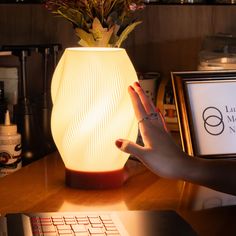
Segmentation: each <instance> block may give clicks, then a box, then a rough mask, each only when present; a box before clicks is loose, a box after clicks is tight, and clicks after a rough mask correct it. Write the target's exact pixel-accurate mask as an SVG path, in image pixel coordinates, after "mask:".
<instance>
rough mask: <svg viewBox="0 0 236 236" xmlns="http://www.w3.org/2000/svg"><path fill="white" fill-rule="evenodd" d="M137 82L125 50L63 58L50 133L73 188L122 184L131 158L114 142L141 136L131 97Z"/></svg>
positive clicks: (83, 51) (85, 51)
mask: <svg viewBox="0 0 236 236" xmlns="http://www.w3.org/2000/svg"><path fill="white" fill-rule="evenodd" d="M134 81H137V75H136V72H135V69H134V67H133V65H132V63H131V61H130V59H129V57H128V55H127V53H126V51H125V49H121V48H68V49H66V50H65V52H64V53H63V55H62V58H61V59H60V61H59V63H58V66H57V68H56V70H55V72H54V75H53V79H52V84H51V95H52V101H53V110H52V116H51V129H52V135H53V139H54V141H55V144H56V146H57V148H58V151H59V153H60V155H61V157H62V159H63V161H64V164H65V167H66V182H67V184H68V185H71V186H72V187H81V188H109V187H116V186H119V185H121V184H122V183H123V167H124V165H125V163H126V161H127V159H128V154H126V153H123V152H121V151H120V150H119V149H117V148H116V147H115V144H114V143H115V140H116V139H117V138H119V137H124V138H127V139H130V140H133V141H135V140H136V137H137V132H138V127H137V123H136V122H135V116H134V112H133V110H132V105H131V101H130V98H129V95H128V92H127V88H128V86H129V85H130V84H133V82H134ZM74 178H76V180H72V179H74ZM107 178H110V179H109V180H108V179H107ZM112 179H113V180H114V182H112Z"/></svg>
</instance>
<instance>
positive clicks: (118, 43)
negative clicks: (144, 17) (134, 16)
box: [114, 21, 142, 47]
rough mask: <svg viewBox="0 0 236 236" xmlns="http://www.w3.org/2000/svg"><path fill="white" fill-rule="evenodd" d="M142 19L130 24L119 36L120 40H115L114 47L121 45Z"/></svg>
mask: <svg viewBox="0 0 236 236" xmlns="http://www.w3.org/2000/svg"><path fill="white" fill-rule="evenodd" d="M141 23H142V22H141V21H137V22H134V23H133V24H131V25H128V26H127V27H126V28H125V29H124V30H123V32H122V33H121V35H120V36H119V38H118V40H117V41H116V42H115V44H114V47H120V46H121V44H122V43H123V41H124V40H125V39H126V38H127V37H128V35H129V33H130V32H131V31H133V30H134V29H135V27H136V26H137V25H139V24H141Z"/></svg>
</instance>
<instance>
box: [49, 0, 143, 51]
mask: <svg viewBox="0 0 236 236" xmlns="http://www.w3.org/2000/svg"><path fill="white" fill-rule="evenodd" d="M45 6H46V8H47V9H48V10H49V11H51V12H52V13H54V14H56V15H58V16H61V17H64V18H65V19H67V20H68V21H70V22H71V23H72V24H73V27H74V28H75V31H76V34H77V36H78V37H79V38H80V40H79V42H78V43H79V45H81V46H95V47H102V46H105V47H120V46H121V44H122V42H123V41H124V40H125V39H126V38H127V36H128V34H129V33H130V32H131V31H132V30H133V29H134V28H135V27H136V26H137V25H138V24H140V23H141V22H140V21H136V20H135V12H136V11H138V10H142V9H143V8H144V4H143V2H142V0H46V1H45Z"/></svg>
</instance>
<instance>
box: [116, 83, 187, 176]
mask: <svg viewBox="0 0 236 236" xmlns="http://www.w3.org/2000/svg"><path fill="white" fill-rule="evenodd" d="M128 92H129V94H130V97H131V100H132V104H133V108H134V112H135V115H136V118H137V121H138V123H139V129H140V133H141V136H142V139H143V143H144V146H140V145H138V144H136V143H133V142H131V141H128V140H124V139H118V140H117V141H116V146H117V147H118V148H120V149H121V150H122V151H124V152H127V153H129V154H132V155H133V156H136V157H137V158H138V159H139V160H140V161H141V162H142V163H143V164H144V165H146V166H147V167H148V168H149V169H150V170H151V171H153V172H154V173H156V174H158V175H160V176H162V177H169V178H178V177H180V176H179V175H180V172H181V169H182V167H183V166H182V165H183V162H185V161H186V160H187V158H186V157H187V155H186V154H185V153H184V152H183V151H182V150H181V148H180V147H179V146H177V145H176V144H175V142H174V141H173V138H172V137H171V135H170V134H169V132H168V131H167V128H166V125H165V122H164V119H163V117H162V115H161V113H160V112H159V111H157V109H156V108H155V106H154V105H153V103H151V101H150V100H149V99H148V97H147V96H146V95H145V93H144V91H143V90H142V88H141V87H140V85H139V83H138V82H135V83H134V85H133V86H129V88H128Z"/></svg>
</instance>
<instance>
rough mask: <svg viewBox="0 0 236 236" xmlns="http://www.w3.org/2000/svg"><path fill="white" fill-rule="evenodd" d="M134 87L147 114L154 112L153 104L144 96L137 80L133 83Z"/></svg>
mask: <svg viewBox="0 0 236 236" xmlns="http://www.w3.org/2000/svg"><path fill="white" fill-rule="evenodd" d="M134 89H135V91H136V93H137V94H138V95H139V98H140V100H141V102H142V104H143V107H144V109H145V111H146V112H147V114H150V113H153V112H155V111H156V107H155V105H154V104H153V103H152V102H151V101H150V99H149V98H148V97H147V96H146V94H145V92H144V91H143V89H142V88H141V86H140V84H139V83H138V82H135V83H134Z"/></svg>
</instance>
